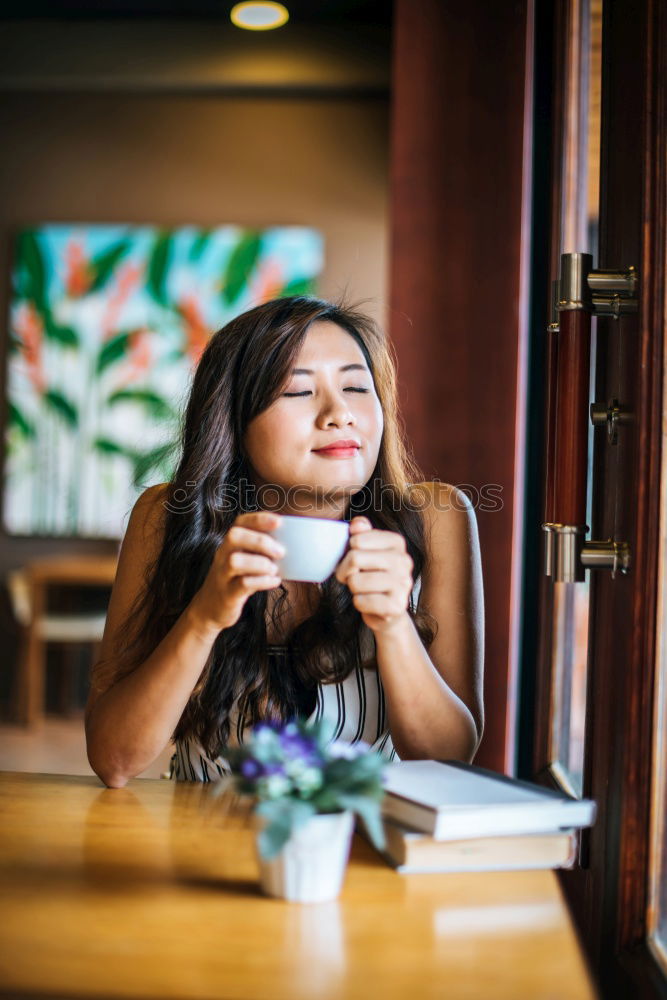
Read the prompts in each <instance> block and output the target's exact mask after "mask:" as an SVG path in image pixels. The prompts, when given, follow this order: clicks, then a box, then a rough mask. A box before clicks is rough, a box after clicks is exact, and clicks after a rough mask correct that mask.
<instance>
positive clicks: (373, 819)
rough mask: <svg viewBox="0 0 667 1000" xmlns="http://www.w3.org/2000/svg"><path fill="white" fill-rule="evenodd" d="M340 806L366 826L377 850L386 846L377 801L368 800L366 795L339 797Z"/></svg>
mask: <svg viewBox="0 0 667 1000" xmlns="http://www.w3.org/2000/svg"><path fill="white" fill-rule="evenodd" d="M340 805H341V808H342V809H350V810H352V812H354V813H356V814H357V816H360V817H361V819H362V820H363V821H364V823H365V824H366V829H367V830H368V835H369V837H370V838H371V840H372V842H373V844H374V846H375V847H377V848H378V850H382V848H383V847H385V846H386V840H385V833H384V824H383V822H382V812H381V809H380V803H379V802H378V801H377V799H372V798H369V797H368V796H367V795H350V794H348V795H341V796H340Z"/></svg>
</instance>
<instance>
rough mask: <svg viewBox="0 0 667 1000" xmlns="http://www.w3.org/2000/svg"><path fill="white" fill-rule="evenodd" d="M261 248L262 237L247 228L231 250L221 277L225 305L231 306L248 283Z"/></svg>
mask: <svg viewBox="0 0 667 1000" xmlns="http://www.w3.org/2000/svg"><path fill="white" fill-rule="evenodd" d="M261 248H262V237H261V235H260V233H259V232H258V231H257V230H254V229H249V230H247V231H246V232H245V233H244V235H243V236H242V237H241V239H240V240H239V241H238V243H237V244H236V246H235V247H234V249H233V250H232V252H231V255H230V258H229V260H228V262H227V268H226V270H225V274H224V277H223V283H222V297H223V300H224V302H225V305H228V306H232V305H234V303H235V302H236V300H237V299H238V297H239V296H240V294H241V292H242V291H243V289H244V288H245V286H246V285H247V284H248V279H249V278H250V275H251V274H252V272H253V270H254V269H255V265H256V263H257V259H258V257H259V254H260V250H261Z"/></svg>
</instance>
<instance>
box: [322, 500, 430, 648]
mask: <svg viewBox="0 0 667 1000" xmlns="http://www.w3.org/2000/svg"><path fill="white" fill-rule="evenodd" d="M412 568H413V562H412V558H411V557H410V555H409V554H408V552H407V549H406V544H405V538H404V537H403V535H400V534H399V533H398V532H396V531H380V530H379V529H377V528H373V527H372V526H371V523H370V521H369V520H368V519H367V518H365V517H353V518H352V520H351V521H350V547H349V549H348V551H347V552H346V553H345V555H344V556H343V558H342V559H341V561H340V562H339V563H338V566H337V567H336V574H335V575H336V579H337V580H340V582H341V583H344V584H346V585H347V586H348V587H349V589H350V591H351V592H352V595H353V603H354V606H355V608H356V609H357V611H359V612H360V613H361V617H362V618H363V620H364V622H365V623H366V625H368V627H369V628H370V629H372V630H373V631H374V632H388V631H391V630H392V629H393V628H395V627H396V625H397V624H399V623H400V622H402V621H404V620H406V619H408V618H409V615H408V613H407V608H408V600H409V597H410V591H411V590H412Z"/></svg>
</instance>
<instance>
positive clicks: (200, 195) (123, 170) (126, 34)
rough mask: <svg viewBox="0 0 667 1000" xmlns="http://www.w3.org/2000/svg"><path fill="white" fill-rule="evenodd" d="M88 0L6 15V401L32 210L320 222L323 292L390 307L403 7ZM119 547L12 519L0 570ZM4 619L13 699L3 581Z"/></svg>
mask: <svg viewBox="0 0 667 1000" xmlns="http://www.w3.org/2000/svg"><path fill="white" fill-rule="evenodd" d="M76 6H77V5H73V4H69V5H68V4H67V3H64V4H63V5H62V11H63V12H64V13H67V11H68V10H69V14H70V16H69V17H68V18H65V17H63V19H61V20H55V19H51V20H45V19H43V18H41V17H37V18H35V19H31V20H16V19H10V20H5V21H2V22H0V98H1V99H0V135H2V137H3V138H2V144H3V155H2V157H0V274H1V275H2V279H1V280H0V316H2V317H3V319H2V328H3V330H4V331H5V336H3V337H2V338H0V352H1V364H2V371H3V379H2V380H0V382H1V384H0V406H1V408H2V412H3V413H4V412H5V402H6V401H5V398H4V394H5V381H4V371H5V365H6V348H7V338H6V330H7V322H6V318H7V309H8V298H9V292H10V281H9V275H10V267H11V254H12V238H13V235H14V233H15V231H16V230H17V229H18V228H20V227H25V226H26V225H27V226H29V225H31V224H38V223H44V222H74V223H76V222H81V223H95V222H102V223H103V222H111V223H113V222H117V223H132V224H142V223H143V224H146V223H148V224H155V225H158V226H165V227H170V226H178V225H187V224H195V225H200V226H202V227H209V226H215V225H223V224H237V225H241V226H249V227H253V226H256V227H258V228H264V227H266V226H274V225H282V224H284V225H305V226H310V227H313V228H315V229H318V230H319V231H320V232H321V233H322V235H323V238H324V270H323V273H322V278H321V280H320V283H319V291H320V293H321V294H322V295H323V296H324V297H332V298H335V297H336V296H338V295H340V294H346V295H347V297H348V298H349V299H350V300H352V301H356V300H360V299H363V300H365V301H364V305H363V308H365V309H366V310H367V311H368V312H370V313H371V314H372V315H374V316H375V318H376V319H378V320H379V321H380V322H383V323H384V322H386V311H387V309H386V303H387V270H388V264H387V240H388V235H387V228H388V217H387V216H388V190H387V184H388V163H389V153H388V149H389V134H388V129H389V74H390V46H389V39H390V15H391V10H390V9H389V8H390V6H391V5H384V10H381V11H380V12H379V14H378V16H377V17H376V15H375V13H374V12H373V5H370V7H369V5H361V6H362V7H363V8H364V9H363V10H362V11H361V12H360V13H358V14H356V15H355V14H354V12H352V13H351V15H350V17H351V23H350V25H349V29H350V30H346V29H345V28H344V27H343V26H342V25H341V24H336V23H335V22H334V23H332V21H331V17H330V16H328V14H327V11H326V9H324V10H322V11H321V12H320V13H319V14H318V11H317V10H315V9H313V8H317V6H318V5H312V4H310V5H309V4H302V5H301V6H302V8H303V11H302V15H299V12H298V11H294V5H291V6H292V10H293V12H294V14H295V18H294V20H295V22H296V23H293V24H292V25H291V26H290V31H289V32H285V33H283V34H282V35H281V32H280V31H276V32H267V33H262V32H243V31H240V30H239V29H237V28H235V27H234V26H233V25H231V24H230V22H229V20H228V19H227V18H226V16H224V17H223V16H221V15H220V11H219V9H215V11H214V12H215V17H214V19H212V20H211V19H209V18H208V17H207V5H206V3H204V4H201V5H200V6H199V8H198V9H199V14H200V17H199V18H198V19H197V17H196V13H197V6H196V5H194V6H192V5H188V8H187V9H186V8H185V7H184V8H183V10H184V12H185V13H186V14H189V15H190V16H188V17H187V18H182V19H176V18H174V17H173V13H174V11H172V18H171V19H170V18H169V16H166V17H160V18H156V19H153V20H147V19H144V20H142V19H141V18H139V19H134V20H132V21H129V20H123V19H120V20H119V19H118V18H117V17H116V18H112V19H110V18H108V17H107V18H100V19H97V20H81V18H80V17H79V16H72V13H73V12H72V8H73V7H76ZM93 6H95V5H93ZM101 6H104V5H101ZM111 6H112V5H107V7H111ZM133 6H134V8H135V10H136V9H137V8H138V9H140V8H141V6H142V5H141V4H134V5H133ZM145 6H146V7H147V8H150V4H147V5H145ZM172 6H173V5H172ZM209 6H211V9H212V10H213V6H212V5H209ZM379 6H380V7H382V6H383V5H379ZM57 7H58V4H55V5H50V10H51V11H52V12H54V13H55V11H56V8H57ZM163 7H164V9H166V10H167V15H168V13H169V4H165V5H163ZM177 7H178V5H176V8H177ZM375 7H376V8H377V7H378V5H377V4H376V5H375ZM309 8H310V9H309ZM34 9H35V10H36V12H37V13H38V14H39V13H43V11H42V9H41V8H40V5H39V4H37V5H34ZM116 10H117V12H118V13H120V14H122V5H121V6H119V5H116ZM148 12H149V13H150V10H149V11H148ZM25 13H29V7H28V8H26V9H25V11H24V14H25ZM75 13H76V11H74V14H75ZM355 17H356V23H355ZM128 514H129V511H128ZM116 548H117V546H116V545H115V544H114V543H113V542H104V541H96V540H91V539H76V538H72V539H64V538H59V539H55V538H52V539H49V538H39V537H30V538H19V537H11V536H9V535H7V534H6V533H3V536H2V541H1V544H0V579H2V580H4V579H5V577H6V573H7V571H8V570H11V569H14V568H16V567H19V566H22V565H23V564H25V563H26V562H27V561H29V560H33V559H37V558H41V557H42V556H51V555H56V554H61V553H62V554H68V555H73V554H76V553H85V554H91V553H95V552H100V553H113V552H114V551H115V550H116ZM92 596H93V598H94V599H97V600H98V601H99V599H100V598H101V597H102V594H98V595H97V596H96V597H95V595H92ZM0 628H1V630H2V633H3V635H4V637H5V642H6V647H7V652H6V657H7V668H8V669H6V670H3V671H1V672H0V701H2V702H4V703H5V706H6V703H7V699H8V697H9V692H10V686H11V680H12V666H13V661H14V660H15V655H16V640H17V631H16V625H15V622H14V620H13V616H12V613H11V609H10V604H9V600H8V595H7V591H6V589H5V588H3V589H2V600H1V606H0ZM59 653H60V651H59V650H58V649H56V648H54V649H52V650H50V654H49V655H50V657H51V660H52V661H55V659H56V658H57V657H58V655H59Z"/></svg>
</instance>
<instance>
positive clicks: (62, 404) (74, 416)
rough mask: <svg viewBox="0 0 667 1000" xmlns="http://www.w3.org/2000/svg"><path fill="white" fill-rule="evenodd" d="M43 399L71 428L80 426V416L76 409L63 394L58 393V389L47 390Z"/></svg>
mask: <svg viewBox="0 0 667 1000" xmlns="http://www.w3.org/2000/svg"><path fill="white" fill-rule="evenodd" d="M43 399H44V402H45V403H46V404H47V405H48V406H50V407H51V409H52V410H54V411H55V412H56V413H57V414H58V416H60V417H62V419H63V420H64V421H65V423H67V424H69V425H70V427H77V426H78V424H79V415H78V413H77V410H76V407H75V406H74V404H73V403H71V402H70V401H69V399H67V398H66V397H65V396H63V394H62V393H61V392H58V390H57V389H47V390H46V392H45V393H44V396H43Z"/></svg>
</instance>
